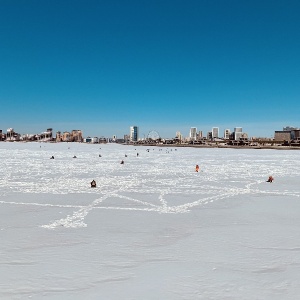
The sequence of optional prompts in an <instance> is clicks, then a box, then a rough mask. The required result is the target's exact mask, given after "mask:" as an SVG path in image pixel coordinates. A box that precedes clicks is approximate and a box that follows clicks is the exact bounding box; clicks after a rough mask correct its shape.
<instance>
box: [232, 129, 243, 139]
mask: <svg viewBox="0 0 300 300" xmlns="http://www.w3.org/2000/svg"><path fill="white" fill-rule="evenodd" d="M242 135H243V128H242V127H235V128H234V139H235V140H236V141H238V140H239V139H240V138H241V137H242Z"/></svg>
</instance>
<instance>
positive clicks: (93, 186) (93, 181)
mask: <svg viewBox="0 0 300 300" xmlns="http://www.w3.org/2000/svg"><path fill="white" fill-rule="evenodd" d="M96 186H97V185H96V181H95V180H92V182H91V187H92V188H95V187H96Z"/></svg>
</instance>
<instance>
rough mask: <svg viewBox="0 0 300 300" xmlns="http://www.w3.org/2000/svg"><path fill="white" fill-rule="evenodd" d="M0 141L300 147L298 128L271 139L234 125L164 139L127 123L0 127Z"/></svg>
mask: <svg viewBox="0 0 300 300" xmlns="http://www.w3.org/2000/svg"><path fill="white" fill-rule="evenodd" d="M0 141H3V142H14V141H16V142H17V141H20V142H56V143H60V142H80V143H91V144H97V143H120V144H182V145H185V144H186V145H219V146H222V145H224V146H226V145H228V146H258V145H262V144H263V145H270V146H273V145H278V146H300V128H298V127H291V126H286V127H283V129H282V130H276V131H275V132H274V138H264V137H259V138H258V137H249V136H248V134H247V133H246V132H243V128H242V127H235V128H234V129H233V130H232V131H231V130H230V129H225V130H224V132H223V133H220V130H219V127H212V129H211V131H208V132H207V133H206V134H204V133H203V131H201V130H197V127H191V128H190V132H189V135H188V136H183V135H182V134H181V132H180V131H177V132H176V133H175V137H174V138H164V137H161V136H160V135H159V132H158V131H156V130H152V131H150V132H149V133H148V134H147V136H145V134H142V136H141V135H140V133H139V127H138V126H130V127H129V132H128V134H124V136H123V137H117V136H116V135H113V136H112V137H104V136H100V137H91V136H87V137H84V136H83V132H82V130H79V129H74V130H72V131H63V132H61V131H57V132H55V134H54V132H53V129H52V128H48V129H47V130H46V131H44V132H41V133H38V134H20V133H17V132H16V131H15V130H14V129H13V128H8V129H7V130H6V132H3V130H1V129H0Z"/></svg>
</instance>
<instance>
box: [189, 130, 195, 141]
mask: <svg viewBox="0 0 300 300" xmlns="http://www.w3.org/2000/svg"><path fill="white" fill-rule="evenodd" d="M196 139H197V128H196V127H191V129H190V140H191V141H195V140H196Z"/></svg>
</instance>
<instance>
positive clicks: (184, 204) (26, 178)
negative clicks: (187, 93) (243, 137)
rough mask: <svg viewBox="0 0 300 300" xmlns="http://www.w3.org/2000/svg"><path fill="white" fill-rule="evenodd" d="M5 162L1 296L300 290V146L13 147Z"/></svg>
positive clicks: (151, 296)
mask: <svg viewBox="0 0 300 300" xmlns="http://www.w3.org/2000/svg"><path fill="white" fill-rule="evenodd" d="M147 149H149V150H148V151H147ZM137 153H139V156H137ZM125 154H126V155H127V157H125ZM52 155H53V156H54V157H55V159H49V158H50V157H51V156H52ZM74 155H76V156H77V158H73V156H74ZM99 155H101V157H99ZM0 158H1V159H0V235H1V244H0V299H64V300H65V299H68V300H69V299H70V300H71V299H72V300H74V299H97V300H98V299H100V300H102V299H103V300H111V299H114V300H120V299H124V300H127V299H130V300H135V299H137V300H142V299H143V300H144V299H145V300H159V299H170V300H177V299H186V300H193V299H203V300H210V299H212V300H226V299H228V300H235V299H237V300H243V299H247V300H248V299H249V300H253V299H256V300H260V299H261V300H265V299H270V300H271V299H272V300H283V299H291V300H295V299H299V297H300V296H299V295H300V279H299V278H300V151H297V150H296V151H292V150H291V151H288V150H280V151H279V150H256V149H218V148H212V149H209V148H201V149H197V148H175V147H172V148H171V147H169V148H167V147H163V148H159V147H144V146H140V147H139V146H123V145H115V144H107V145H102V144H101V145H100V144H99V145H87V144H76V143H59V144H49V143H4V142H2V143H0ZM121 160H124V162H125V163H124V165H122V164H120V161H121ZM196 164H199V166H200V172H199V173H196V172H195V165H196ZM269 175H272V176H273V177H274V178H275V181H274V182H273V183H266V180H267V178H268V176H269ZM93 179H94V180H96V182H97V187H96V188H91V187H90V182H91V181H92V180H93Z"/></svg>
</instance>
